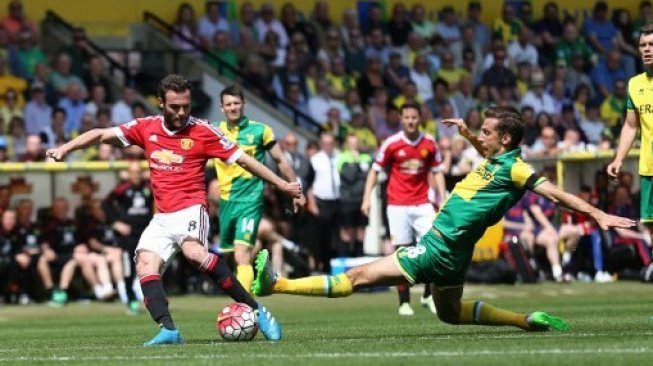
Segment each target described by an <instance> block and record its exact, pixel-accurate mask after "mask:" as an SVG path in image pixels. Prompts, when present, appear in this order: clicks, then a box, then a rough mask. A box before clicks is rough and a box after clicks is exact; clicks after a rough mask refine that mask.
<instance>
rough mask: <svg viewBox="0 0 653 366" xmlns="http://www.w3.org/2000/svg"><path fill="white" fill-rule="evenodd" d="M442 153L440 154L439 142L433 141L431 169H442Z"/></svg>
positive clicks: (433, 170)
mask: <svg viewBox="0 0 653 366" xmlns="http://www.w3.org/2000/svg"><path fill="white" fill-rule="evenodd" d="M441 165H442V155H441V154H440V149H438V144H437V143H435V141H433V160H431V171H432V172H439V171H441V170H442V166H441Z"/></svg>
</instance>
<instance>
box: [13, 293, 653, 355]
mask: <svg viewBox="0 0 653 366" xmlns="http://www.w3.org/2000/svg"><path fill="white" fill-rule="evenodd" d="M417 296H418V295H417V293H416V292H414V293H413V299H412V303H413V304H414V305H413V306H414V308H415V310H416V315H415V316H413V317H399V316H398V315H397V313H396V311H397V308H396V294H395V293H394V291H392V292H390V291H388V292H382V293H373V294H357V295H354V296H352V297H350V298H347V299H319V298H301V297H291V296H284V295H276V296H273V297H269V298H265V299H263V301H264V303H265V304H266V306H268V308H270V309H271V310H272V312H273V313H274V314H275V316H276V317H277V319H278V320H279V321H280V322H281V324H282V325H283V327H284V339H283V340H282V341H281V342H279V343H269V342H266V341H265V340H264V339H263V337H262V335H260V334H259V335H257V337H256V338H255V340H254V341H252V342H248V343H235V342H226V341H222V340H219V339H218V337H217V335H216V333H215V327H214V324H215V318H216V314H217V312H218V310H219V309H220V308H222V307H223V306H225V305H226V304H228V303H229V302H230V300H229V299H228V298H227V297H201V296H189V297H173V298H171V305H172V314H173V316H174V318H175V322H176V323H177V325H178V326H179V327H180V329H181V331H182V334H183V336H184V338H185V341H186V344H185V345H183V346H166V347H158V348H153V349H143V347H142V346H141V344H142V343H143V342H144V341H146V340H148V339H149V338H150V337H152V336H153V335H154V334H155V333H156V328H155V326H154V324H153V323H152V321H151V320H150V318H149V316H148V315H147V313H143V314H141V315H139V316H136V317H130V316H127V315H125V313H124V308H123V306H121V305H120V304H95V303H94V304H80V303H73V304H70V305H69V306H67V307H65V308H62V309H52V308H49V307H47V306H45V305H32V306H23V307H15V306H12V307H2V308H0V364H22V365H25V364H66V365H69V364H70V365H82V364H83V365H88V364H93V365H121V366H123V365H128V364H137V365H162V364H183V365H214V364H220V365H239V366H242V365H250V364H264V365H333V364H337V363H340V364H343V365H359V364H360V365H363V364H368V365H369V364H374V365H400V364H406V365H417V364H424V365H426V364H428V365H434V364H437V365H456V366H459V365H501V366H505V365H536V364H537V365H592V366H598V365H642V364H647V363H648V362H650V359H651V357H652V356H653V345H651V340H650V336H651V335H653V321H651V320H649V317H650V316H651V315H653V287H651V286H650V285H646V284H639V283H616V284H605V285H598V284H586V283H575V284H572V285H556V284H544V285H520V286H514V287H513V286H468V287H467V288H466V291H465V298H467V299H480V300H483V301H486V302H489V303H492V304H495V305H499V306H502V307H505V308H509V309H513V310H516V311H522V312H529V311H534V310H543V311H547V312H551V313H553V314H555V315H559V316H561V317H563V318H565V319H567V320H568V321H569V323H570V324H571V327H572V329H571V331H570V332H567V333H554V332H547V333H526V332H523V331H521V330H519V329H517V328H512V327H481V326H459V327H456V326H450V325H447V324H444V323H442V322H440V321H439V320H438V319H437V318H435V317H434V316H433V315H431V314H430V313H429V312H428V311H427V310H426V309H422V308H419V302H418V301H419V300H418V298H417Z"/></svg>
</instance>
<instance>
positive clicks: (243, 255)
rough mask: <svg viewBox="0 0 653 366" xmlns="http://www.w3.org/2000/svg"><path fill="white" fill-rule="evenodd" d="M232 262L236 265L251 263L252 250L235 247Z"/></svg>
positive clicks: (244, 246)
mask: <svg viewBox="0 0 653 366" xmlns="http://www.w3.org/2000/svg"><path fill="white" fill-rule="evenodd" d="M234 261H235V262H236V264H238V265H247V264H250V263H251V262H252V248H250V247H248V246H246V245H239V244H236V245H235V249H234Z"/></svg>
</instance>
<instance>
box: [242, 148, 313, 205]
mask: <svg viewBox="0 0 653 366" xmlns="http://www.w3.org/2000/svg"><path fill="white" fill-rule="evenodd" d="M236 163H238V165H240V166H241V167H243V169H245V170H247V171H248V172H250V173H252V174H254V175H256V176H257V177H259V178H261V179H263V180H264V181H266V182H268V183H270V184H272V185H273V186H275V187H277V189H279V190H280V191H282V192H284V193H286V194H287V195H288V196H290V197H292V198H299V197H300V196H301V194H302V187H301V185H300V184H299V183H298V182H287V181H285V180H283V179H281V177H279V176H278V175H276V174H274V173H273V172H272V171H271V170H270V169H268V167H266V166H265V165H263V164H261V163H259V162H258V160H256V159H254V158H253V157H251V156H249V155H247V154H242V155H241V156H240V157H239V158H238V160H236Z"/></svg>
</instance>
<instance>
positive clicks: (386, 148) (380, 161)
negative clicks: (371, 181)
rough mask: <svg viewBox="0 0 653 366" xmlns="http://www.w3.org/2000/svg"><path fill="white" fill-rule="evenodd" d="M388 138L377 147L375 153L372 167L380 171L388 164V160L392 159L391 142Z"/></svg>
mask: <svg viewBox="0 0 653 366" xmlns="http://www.w3.org/2000/svg"><path fill="white" fill-rule="evenodd" d="M389 140H390V139H386V140H385V141H384V142H383V144H382V145H381V147H380V148H379V151H378V152H377V153H376V157H375V158H374V165H372V169H374V170H376V171H381V170H383V169H385V168H386V167H387V166H389V165H390V160H391V159H392V151H391V142H390V141H389Z"/></svg>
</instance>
